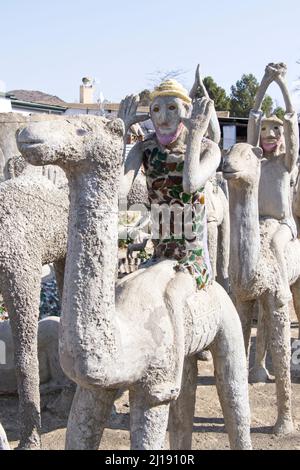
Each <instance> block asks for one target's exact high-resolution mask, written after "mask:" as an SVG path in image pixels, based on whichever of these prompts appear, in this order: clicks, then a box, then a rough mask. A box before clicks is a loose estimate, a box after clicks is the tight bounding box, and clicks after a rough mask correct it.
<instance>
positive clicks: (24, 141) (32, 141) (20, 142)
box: [19, 139, 44, 145]
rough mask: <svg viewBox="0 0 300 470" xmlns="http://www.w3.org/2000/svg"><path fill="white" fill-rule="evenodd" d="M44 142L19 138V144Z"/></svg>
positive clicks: (42, 141)
mask: <svg viewBox="0 0 300 470" xmlns="http://www.w3.org/2000/svg"><path fill="white" fill-rule="evenodd" d="M43 143H44V140H37V139H35V140H25V139H24V140H19V144H22V145H36V144H43Z"/></svg>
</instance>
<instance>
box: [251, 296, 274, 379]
mask: <svg viewBox="0 0 300 470" xmlns="http://www.w3.org/2000/svg"><path fill="white" fill-rule="evenodd" d="M267 346H268V331H267V325H266V315H265V313H264V310H263V306H262V304H261V302H259V303H258V319H257V330H256V350H255V364H254V366H253V367H252V368H251V369H250V373H249V382H250V383H267V382H268V380H269V379H270V375H269V372H268V370H267V369H266V356H267Z"/></svg>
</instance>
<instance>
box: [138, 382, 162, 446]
mask: <svg viewBox="0 0 300 470" xmlns="http://www.w3.org/2000/svg"><path fill="white" fill-rule="evenodd" d="M129 398H130V438H131V450H161V449H164V447H165V438H166V432H167V426H168V417H169V409H170V402H164V403H162V404H158V405H154V406H153V404H149V402H148V400H147V396H146V393H145V390H143V389H142V388H141V387H139V386H137V387H135V388H134V389H131V390H130V391H129Z"/></svg>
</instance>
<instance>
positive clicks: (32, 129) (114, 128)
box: [17, 116, 125, 165]
mask: <svg viewBox="0 0 300 470" xmlns="http://www.w3.org/2000/svg"><path fill="white" fill-rule="evenodd" d="M124 131H125V130H124V123H123V121H121V119H115V120H113V121H108V120H107V119H104V118H101V117H97V116H82V117H81V116H80V117H70V118H68V119H66V118H64V117H62V118H61V119H59V120H55V121H42V122H35V123H31V124H29V125H28V126H27V127H25V128H23V129H22V130H21V131H20V132H19V133H18V135H17V144H18V148H19V150H20V152H21V153H22V155H23V157H24V158H25V159H26V160H27V161H28V162H29V163H31V164H32V165H47V164H57V165H65V164H66V163H67V162H73V163H76V162H77V163H78V162H80V161H83V160H92V159H96V160H97V159H98V158H102V157H101V156H103V155H104V156H105V155H110V154H113V152H114V150H116V152H118V155H119V154H120V155H121V154H122V149H123V135H124Z"/></svg>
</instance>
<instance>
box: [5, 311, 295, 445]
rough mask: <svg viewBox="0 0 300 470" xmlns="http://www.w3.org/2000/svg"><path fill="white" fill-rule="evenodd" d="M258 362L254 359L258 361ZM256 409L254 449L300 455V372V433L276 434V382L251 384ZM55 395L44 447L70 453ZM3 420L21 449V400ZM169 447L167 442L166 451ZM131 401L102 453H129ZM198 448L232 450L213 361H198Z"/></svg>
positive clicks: (122, 406)
mask: <svg viewBox="0 0 300 470" xmlns="http://www.w3.org/2000/svg"><path fill="white" fill-rule="evenodd" d="M292 320H293V321H292V328H291V332H292V336H293V337H294V338H297V334H298V331H297V323H296V317H294V318H292ZM255 335H256V328H253V329H252V351H253V352H254V346H255ZM252 362H253V357H252ZM249 392H250V406H251V415H252V419H251V438H252V444H253V448H254V449H269V450H275V449H290V450H300V368H299V371H296V370H295V371H292V402H293V418H294V422H295V432H294V433H293V434H291V435H289V436H280V437H277V436H275V435H274V434H272V433H271V431H272V425H273V424H274V421H275V417H276V392H275V383H274V382H270V383H267V384H254V385H249ZM53 397H54V396H53V394H48V395H45V396H43V397H42V448H43V449H45V450H53V449H54V450H59V449H64V440H65V432H66V425H67V418H66V417H62V416H57V415H56V414H54V413H53V412H51V413H50V412H49V411H47V410H46V405H47V403H48V401H49V400H50V399H53ZM0 421H1V422H2V424H3V427H4V428H5V431H6V432H7V436H8V439H9V442H10V446H11V448H14V447H16V446H17V443H18V438H19V423H18V400H17V398H16V397H15V396H8V395H6V396H1V398H0ZM167 446H168V442H167V441H166V448H168V447H167ZM129 447H130V439H129V399H128V393H125V394H124V395H122V396H121V397H120V398H119V399H118V400H116V402H115V410H114V411H113V413H112V415H111V419H110V423H109V425H108V427H107V428H106V429H105V431H104V435H103V438H102V441H101V446H100V450H128V449H129ZM192 449H199V450H200V449H207V450H210V449H229V442H228V437H227V433H226V432H225V430H224V420H223V417H222V412H221V408H220V404H219V400H218V396H217V391H216V387H215V385H214V377H213V367H212V363H211V362H198V387H197V400H196V409H195V417H194V429H193V443H192Z"/></svg>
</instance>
